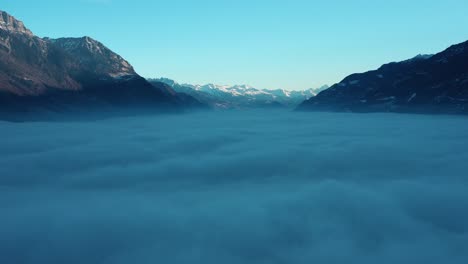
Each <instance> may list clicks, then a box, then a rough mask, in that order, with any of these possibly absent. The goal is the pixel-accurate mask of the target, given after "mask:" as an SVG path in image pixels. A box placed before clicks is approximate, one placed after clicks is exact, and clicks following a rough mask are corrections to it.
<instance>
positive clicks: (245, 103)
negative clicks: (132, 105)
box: [150, 78, 328, 108]
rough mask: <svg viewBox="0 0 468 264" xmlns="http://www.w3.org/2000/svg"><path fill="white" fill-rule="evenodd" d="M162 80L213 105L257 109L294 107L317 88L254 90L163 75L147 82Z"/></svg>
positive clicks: (310, 95)
mask: <svg viewBox="0 0 468 264" xmlns="http://www.w3.org/2000/svg"><path fill="white" fill-rule="evenodd" d="M152 81H156V82H164V83H166V84H168V85H170V86H171V87H172V88H173V89H174V90H176V91H178V92H181V93H186V94H190V95H191V96H193V97H195V98H196V99H197V100H199V101H200V102H202V103H205V104H208V105H210V106H212V107H214V108H257V107H295V106H297V105H298V104H300V103H301V102H303V101H304V100H306V99H308V98H310V97H313V96H315V95H316V94H317V93H318V92H319V91H321V90H323V89H326V88H328V86H324V87H321V88H319V89H308V90H305V91H287V90H283V89H277V90H268V89H257V88H254V87H251V86H248V85H234V86H228V85H215V84H206V85H191V84H179V83H177V82H176V81H174V80H171V79H167V78H160V79H150V82H152Z"/></svg>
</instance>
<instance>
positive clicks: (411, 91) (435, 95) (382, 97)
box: [298, 42, 468, 114]
mask: <svg viewBox="0 0 468 264" xmlns="http://www.w3.org/2000/svg"><path fill="white" fill-rule="evenodd" d="M298 110H327V111H329V110H332V111H356V112H375V111H385V112H409V113H441V114H467V113H468V42H464V43H461V44H458V45H454V46H451V47H450V48H448V49H446V50H445V51H443V52H440V53H438V54H435V55H418V56H416V57H415V58H413V59H410V60H406V61H402V62H396V63H389V64H386V65H383V66H382V67H380V68H379V69H378V70H375V71H369V72H366V73H361V74H353V75H350V76H348V77H346V78H345V79H344V80H343V81H341V82H340V83H337V84H335V85H333V86H332V87H330V88H329V89H327V90H325V91H323V92H321V93H320V94H318V95H317V96H316V97H312V98H310V99H309V100H307V101H305V102H304V103H302V104H301V105H300V106H299V108H298Z"/></svg>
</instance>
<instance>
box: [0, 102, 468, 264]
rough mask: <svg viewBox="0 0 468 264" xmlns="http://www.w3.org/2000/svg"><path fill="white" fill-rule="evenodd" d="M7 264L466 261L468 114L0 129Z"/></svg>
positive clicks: (240, 116)
mask: <svg viewBox="0 0 468 264" xmlns="http://www.w3.org/2000/svg"><path fill="white" fill-rule="evenodd" d="M0 138H1V140H0V150H1V154H0V158H1V159H0V263H5V264H7V263H8V264H10V263H11V264H12V263H27V264H29V263H31V264H38V263H47V264H52V263H60V264H63V263H68V264H74V263H77V264H78V263H79V264H83V263H86V264H93V263H96V264H97V263H99V264H101V263H106V264H121V263H125V264H127V263H128V264H130V263H131V264H133V263H138V264H149V263H151V264H153V263H167V264H171V263H176V264H178V263H203V264H220V263H222V264H231V263H232V264H234V263H235V264H240V263H242V264H246V263H256V264H259V263H265V264H272V263H284V264H295V263H301V264H302V263H304V264H310V263H372V264H374V263H392V264H393V263H412V264H414V263H451V264H453V263H463V264H465V263H468V119H467V118H466V117H458V116H436V117H431V116H424V115H399V114H344V113H341V114H340V113H294V112H286V111H265V112H250V111H245V112H217V113H196V114H187V115H167V116H145V117H134V118H115V119H108V120H101V121H94V122H91V121H90V122H66V123H64V122H61V123H60V122H54V123H45V122H34V123H7V122H0Z"/></svg>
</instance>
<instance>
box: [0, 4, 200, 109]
mask: <svg viewBox="0 0 468 264" xmlns="http://www.w3.org/2000/svg"><path fill="white" fill-rule="evenodd" d="M161 87H163V86H161V85H152V84H150V83H149V82H147V81H146V80H145V79H144V78H142V77H141V76H139V75H138V74H137V73H136V72H135V71H134V69H133V67H132V66H131V65H130V63H128V62H127V61H126V60H125V59H123V58H122V57H121V56H119V55H118V54H116V53H114V52H113V51H111V50H110V49H108V48H107V47H106V46H104V45H103V44H102V43H100V42H99V41H96V40H94V39H92V38H90V37H82V38H60V39H49V38H39V37H37V36H35V35H34V34H33V33H32V32H31V31H30V30H28V29H27V28H26V27H25V26H24V24H23V23H22V22H21V21H19V20H17V19H15V18H14V17H12V16H11V15H9V14H7V13H6V12H3V11H0V118H1V113H2V112H3V113H4V112H28V113H30V112H34V111H38V110H46V111H49V110H52V111H62V110H63V109H70V108H74V109H76V108H78V109H89V108H94V109H99V108H100V107H102V106H105V107H113V108H122V107H126V108H128V107H132V108H141V107H144V108H161V107H164V108H177V109H180V108H184V107H185V106H186V105H185V102H187V101H190V100H186V99H185V98H184V100H181V98H178V97H179V94H177V93H175V94H171V93H167V92H166V91H165V89H164V91H163V89H161ZM192 105H193V103H192Z"/></svg>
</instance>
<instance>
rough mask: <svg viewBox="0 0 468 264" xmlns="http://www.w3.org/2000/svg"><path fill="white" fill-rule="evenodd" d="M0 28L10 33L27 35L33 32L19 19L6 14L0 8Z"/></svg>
mask: <svg viewBox="0 0 468 264" xmlns="http://www.w3.org/2000/svg"><path fill="white" fill-rule="evenodd" d="M0 29H2V30H5V31H8V32H11V33H19V34H26V35H28V36H32V35H33V33H32V32H31V30H29V29H28V28H26V27H25V26H24V24H23V22H21V21H19V20H18V19H16V18H15V17H13V16H12V15H10V14H8V13H7V12H5V11H1V10H0Z"/></svg>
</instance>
